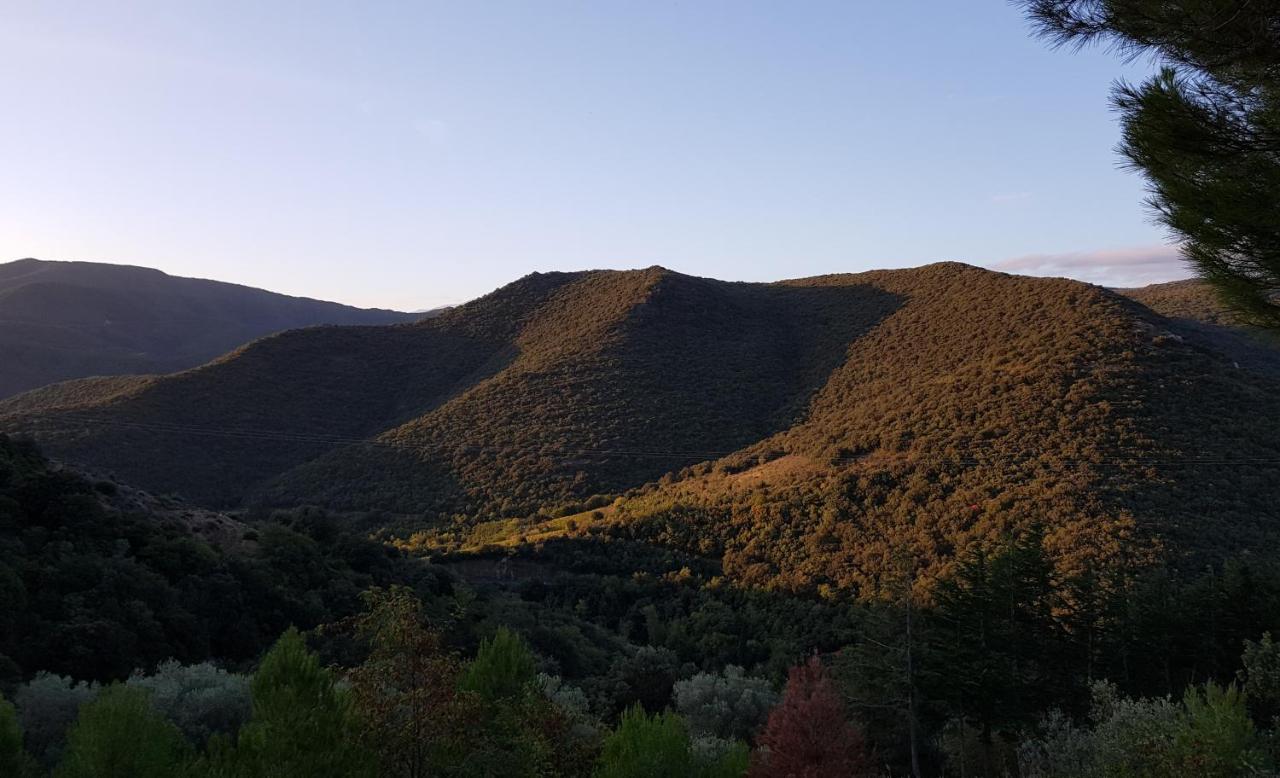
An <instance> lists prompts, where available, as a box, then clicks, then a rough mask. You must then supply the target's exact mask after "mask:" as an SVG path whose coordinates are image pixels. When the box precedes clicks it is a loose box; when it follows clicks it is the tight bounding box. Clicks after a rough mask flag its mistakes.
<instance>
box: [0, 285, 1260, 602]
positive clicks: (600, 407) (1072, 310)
mask: <svg viewBox="0 0 1280 778" xmlns="http://www.w3.org/2000/svg"><path fill="white" fill-rule="evenodd" d="M1128 294H1129V296H1125V295H1122V294H1119V293H1116V292H1112V291H1109V290H1106V289H1102V288H1099V287H1095V286H1090V285H1088V284H1083V283H1078V282H1074V281H1068V280H1064V279H1039V278H1027V277H1020V276H1011V275H1006V274H1001V273H995V272H991V271H987V270H982V269H979V268H975V267H970V266H966V265H960V264H956V263H942V264H936V265H929V266H925V267H922V268H916V269H910V270H894V271H876V272H871V273H860V274H851V275H834V276H823V277H818V278H808V279H798V280H793V281H784V282H779V283H772V284H744V283H729V282H722V281H715V280H711V279H703V278H694V277H690V276H685V275H681V274H678V273H674V272H672V271H669V270H665V269H663V268H649V269H646V270H638V271H592V272H578V273H548V274H534V275H531V276H527V277H525V278H523V279H520V280H518V281H516V282H514V283H512V284H510V285H508V286H506V287H503V288H501V289H499V290H497V291H495V292H493V293H492V294H490V295H488V296H486V297H483V298H480V299H479V300H476V301H473V302H471V303H468V304H466V305H463V306H459V307H457V308H452V309H449V310H447V311H445V312H443V313H441V314H440V315H439V316H436V317H433V318H430V319H427V320H423V321H420V322H416V323H414V324H411V325H401V326H395V327H370V328H321V329H305V330H296V331H290V332H285V333H282V334H279V335H276V336H273V337H269V338H265V339H263V340H259V341H257V342H254V343H252V344H250V345H248V346H246V347H244V348H241V349H239V350H237V351H234V352H232V353H230V354H228V355H226V356H224V357H223V358H221V359H218V360H217V361H215V362H212V363H210V364H207V365H204V366H202V367H200V368H197V369H195V370H190V371H187V372H184V373H181V374H178V375H174V376H167V377H160V378H150V379H145V380H139V379H126V380H113V379H100V380H95V381H91V382H78V383H73V384H70V385H62V386H56V387H51V388H49V389H46V390H41V391H38V392H34V393H30V394H27V395H24V396H21V397H18V398H13V399H12V400H9V401H8V402H6V403H3V404H0V414H3V415H4V417H5V420H4V428H5V429H8V430H10V431H23V432H30V433H34V434H35V435H37V437H38V438H39V439H40V441H41V443H42V445H44V446H45V447H46V448H47V450H48V451H49V452H50V453H51V454H53V455H55V456H58V457H61V458H64V459H67V460H69V461H73V462H79V463H83V464H86V465H89V466H92V467H94V468H98V469H104V470H110V471H113V472H115V473H118V474H119V475H120V476H121V477H122V478H124V479H125V480H127V481H129V482H133V483H136V484H138V485H140V486H142V487H145V488H148V489H150V490H152V491H162V492H163V491H173V492H178V493H181V494H183V495H185V496H187V497H189V498H191V499H194V500H196V501H198V502H202V503H207V504H210V505H212V506H214V507H235V506H245V505H271V506H296V505H301V504H320V505H323V506H325V507H328V508H331V509H337V510H346V511H361V512H365V511H370V510H376V511H382V512H383V513H384V515H385V521H386V523H387V524H388V525H389V526H391V527H392V528H393V529H398V530H401V531H406V530H409V529H413V528H415V527H455V526H463V527H466V526H474V525H475V524H476V523H477V522H483V521H491V522H504V521H508V520H509V526H510V527H511V528H512V532H513V533H514V535H520V534H529V533H532V534H537V533H539V532H546V531H547V526H546V525H547V523H548V522H551V521H552V520H553V519H554V518H555V517H557V516H568V515H576V516H577V517H578V519H580V520H581V521H575V524H576V525H583V524H591V525H594V526H593V527H592V530H593V531H606V532H612V533H625V534H627V535H628V536H631V537H636V538H640V539H643V540H645V541H646V542H651V543H655V544H658V545H662V546H667V547H673V548H678V549H680V550H683V551H686V552H689V553H694V554H698V555H701V556H707V557H712V558H715V559H718V560H720V561H721V562H722V565H723V568H724V570H725V572H726V573H727V574H729V575H731V576H733V577H734V578H735V579H737V580H741V581H744V582H748V583H751V584H758V585H764V586H770V587H783V588H788V589H810V588H815V587H819V586H823V585H825V586H834V587H837V588H848V589H854V590H869V591H870V590H875V589H876V588H877V587H878V586H879V585H880V579H881V576H882V575H883V574H884V572H885V571H886V570H887V569H888V568H889V567H890V566H891V563H892V559H893V558H894V557H895V555H900V554H904V553H909V554H910V555H912V556H913V557H914V558H916V559H917V560H919V567H920V568H921V569H922V570H923V571H924V572H925V575H926V577H928V576H932V575H935V574H942V573H944V572H945V571H946V570H947V569H948V565H949V564H950V560H952V559H954V557H955V556H956V554H957V553H958V552H959V551H962V550H964V549H967V548H970V547H972V546H974V545H985V544H990V543H993V542H996V541H997V540H998V539H1000V538H1002V537H1005V536H1007V535H1008V534H1010V533H1018V532H1022V531H1026V530H1027V529H1029V528H1031V527H1033V526H1038V527H1041V528H1043V529H1044V531H1045V533H1046V537H1047V540H1046V544H1047V546H1048V547H1050V548H1051V549H1052V550H1053V552H1054V553H1055V555H1056V556H1057V557H1058V558H1059V559H1060V561H1061V562H1062V563H1063V564H1064V565H1068V566H1077V565H1083V564H1087V563H1090V562H1093V561H1100V560H1101V561H1105V560H1109V559H1116V558H1118V557H1125V558H1137V557H1140V558H1144V559H1151V560H1155V559H1159V558H1172V559H1175V560H1178V559H1186V560H1196V559H1202V558H1205V557H1206V556H1217V555H1223V554H1227V553H1231V552H1233V551H1236V550H1239V549H1241V548H1247V547H1250V546H1252V545H1254V544H1257V543H1260V542H1266V541H1268V540H1271V539H1272V538H1273V537H1274V532H1275V529H1274V525H1275V519H1276V515H1275V509H1274V506H1275V505H1276V504H1280V502H1278V501H1277V498H1278V497H1280V479H1278V478H1276V477H1275V476H1276V469H1277V464H1276V463H1277V461H1278V460H1280V426H1278V425H1280V383H1278V382H1277V377H1276V376H1277V373H1276V372H1275V371H1274V370H1273V366H1274V361H1273V360H1274V356H1275V351H1274V349H1273V348H1272V347H1270V346H1269V345H1268V344H1264V343H1261V342H1259V341H1256V340H1254V339H1252V336H1251V335H1249V334H1247V333H1242V332H1239V331H1237V330H1233V329H1231V328H1230V327H1229V326H1228V325H1226V324H1220V323H1213V324H1206V323H1202V322H1195V321H1190V319H1187V320H1184V318H1186V317H1180V316H1178V315H1177V310H1173V309H1165V311H1164V312H1161V311H1160V310H1153V308H1152V307H1149V306H1148V305H1143V304H1142V303H1141V302H1139V301H1140V300H1143V296H1142V294H1140V293H1137V292H1130V293H1128ZM1168 296H1169V295H1150V294H1149V295H1148V296H1147V302H1149V303H1150V305H1151V306H1156V307H1159V306H1157V299H1158V298H1159V299H1164V298H1167V297H1168ZM1166 314H1173V315H1172V316H1171V315H1166ZM1193 325H1194V326H1193ZM1205 327H1212V328H1216V329H1213V330H1212V331H1211V330H1209V329H1204V328H1205ZM1223 332H1227V335H1226V336H1224V335H1223ZM1223 337H1228V338H1234V339H1236V340H1232V341H1231V342H1232V343H1236V341H1239V343H1243V344H1246V345H1247V346H1248V348H1244V349H1243V350H1237V351H1232V352H1231V353H1227V351H1226V350H1224V347H1223V343H1224V342H1225V341H1223ZM596 509H599V510H596ZM459 522H460V523H459ZM504 526H508V525H505V524H504ZM557 526H558V527H559V528H560V529H557V530H556V531H557V532H559V531H561V530H565V531H569V530H568V525H567V524H564V523H562V524H560V525H557Z"/></svg>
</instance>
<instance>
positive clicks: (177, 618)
mask: <svg viewBox="0 0 1280 778" xmlns="http://www.w3.org/2000/svg"><path fill="white" fill-rule="evenodd" d="M193 516H194V517H195V518H194V519H193V518H192V517H193ZM271 519H272V520H271V521H268V522H266V523H264V524H261V525H258V529H259V530H260V532H258V533H257V535H258V540H257V541H256V542H254V543H248V542H245V541H242V540H241V535H243V534H247V533H248V532H249V527H248V526H246V525H243V524H240V523H238V522H235V521H233V520H231V519H230V518H228V517H226V516H221V515H218V514H209V513H208V512H203V511H197V510H196V509H193V508H192V507H191V506H189V505H186V504H184V503H180V502H176V501H172V500H161V499H160V498H155V497H151V496H145V495H142V494H141V493H139V492H136V491H134V490H132V489H128V488H127V487H122V488H121V489H120V490H119V491H118V492H117V493H116V494H114V495H108V494H104V493H103V492H102V490H100V489H96V488H95V487H94V485H93V484H92V483H91V482H90V481H89V480H88V479H86V478H84V477H81V476H79V475H77V474H75V473H74V471H72V470H70V469H63V468H55V467H52V466H50V464H49V463H48V462H47V461H46V460H45V458H44V457H43V456H41V455H40V453H39V451H38V450H37V449H36V448H35V447H34V446H32V445H31V444H30V443H26V442H22V441H15V440H12V439H9V438H7V437H4V436H2V435H0V655H2V656H5V657H10V658H12V660H13V661H14V662H16V664H17V667H18V670H19V672H20V673H21V675H22V676H24V677H29V676H30V675H32V674H34V672H35V671H36V670H45V671H49V672H53V673H57V674H63V675H69V676H71V677H74V678H80V679H94V680H99V681H109V680H123V679H125V678H127V677H128V676H129V675H130V673H131V672H132V671H133V670H134V669H135V668H137V667H154V666H156V665H157V664H159V663H161V662H164V661H167V660H169V659H174V660H177V661H178V662H181V663H185V664H190V663H196V662H199V661H200V660H203V659H206V658H208V657H211V656H216V657H218V658H219V659H220V660H222V661H224V662H231V663H246V662H249V661H251V660H253V659H254V658H256V657H257V656H258V655H259V654H260V653H261V652H262V650H263V649H264V648H265V647H266V646H268V645H269V644H270V642H271V641H272V640H274V639H275V638H276V637H277V636H279V634H280V633H281V632H283V631H284V629H285V628H286V627H287V626H288V625H289V624H290V623H297V624H300V625H303V626H306V627H312V626H315V625H317V624H319V623H321V622H324V621H328V620H331V619H334V618H336V617H339V616H343V615H346V614H347V613H350V612H353V611H354V610H355V609H356V608H357V607H358V604H359V601H358V593H359V591H361V590H362V589H364V588H367V587H368V586H369V585H371V584H373V583H378V582H386V581H393V580H397V579H399V578H410V577H416V576H418V575H420V573H418V572H412V573H410V572H407V567H406V566H405V565H404V563H403V562H402V561H400V560H399V559H398V558H397V557H398V555H394V554H391V555H389V554H388V553H387V551H386V549H385V548H383V547H382V546H381V545H380V544H377V543H374V542H372V541H369V540H368V539H366V538H362V537H353V536H352V534H351V533H350V532H348V531H346V530H341V529H336V528H333V527H325V526H324V525H323V522H322V520H321V519H320V518H317V517H315V516H314V515H313V514H308V513H307V512H305V511H298V512H295V513H277V514H275V515H273V516H272V517H271ZM208 527H217V528H219V529H217V530H213V531H210V532H211V534H210V535H209V536H208V539H206V537H204V536H202V535H200V534H199V531H204V530H207V528H208ZM294 527H297V529H295V528H294ZM308 531H310V532H314V533H316V534H317V535H319V536H323V537H324V538H325V541H324V543H323V544H322V543H321V542H320V541H318V540H317V539H316V538H315V537H312V536H311V535H309V534H307V532H308ZM2 672H4V669H3V668H0V673H2Z"/></svg>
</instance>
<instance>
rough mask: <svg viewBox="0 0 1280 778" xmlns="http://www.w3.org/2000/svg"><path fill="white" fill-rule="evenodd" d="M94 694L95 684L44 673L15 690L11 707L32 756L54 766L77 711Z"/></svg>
mask: <svg viewBox="0 0 1280 778" xmlns="http://www.w3.org/2000/svg"><path fill="white" fill-rule="evenodd" d="M97 693H98V689H97V686H96V685H95V684H91V683H77V682H75V681H73V680H72V679H70V678H66V677H64V676H58V675H52V674H50V673H43V672H42V673H37V674H36V676H35V677H34V678H32V679H31V680H30V681H28V682H27V683H25V684H23V685H22V686H20V687H18V690H17V692H16V693H15V694H14V704H15V705H17V707H18V713H19V717H20V719H21V722H22V729H23V731H24V732H25V733H26V742H27V749H28V751H30V753H31V754H32V756H34V757H36V758H37V759H39V760H40V762H41V763H42V764H44V765H45V766H46V767H52V766H53V765H54V764H56V763H57V762H58V760H59V758H60V757H61V755H62V750H63V744H64V743H65V742H66V736H67V730H68V729H69V728H70V727H71V725H72V724H73V723H74V722H75V720H76V716H78V715H79V712H80V707H81V706H82V705H84V704H85V703H87V702H89V701H90V700H92V699H93V698H94V696H95V695H96V694H97Z"/></svg>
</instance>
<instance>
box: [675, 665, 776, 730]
mask: <svg viewBox="0 0 1280 778" xmlns="http://www.w3.org/2000/svg"><path fill="white" fill-rule="evenodd" d="M674 696H675V709H676V711H677V712H679V713H680V715H681V716H683V717H684V719H685V721H686V722H688V724H689V730H690V732H691V733H692V734H693V735H694V736H695V737H696V736H711V737H715V738H721V739H728V740H749V739H750V738H752V737H753V736H754V735H755V733H756V731H757V730H758V729H759V728H760V726H761V725H762V724H764V722H765V719H766V718H768V716H769V711H770V709H772V708H773V706H774V705H776V704H777V702H778V693H777V692H776V691H774V689H773V685H772V684H770V683H769V682H768V681H767V680H765V679H763V678H751V677H748V676H747V675H745V674H744V673H743V670H742V668H741V667H735V666H732V665H731V666H729V667H726V668H725V669H724V671H723V672H722V673H719V674H712V673H698V674H697V675H695V676H693V677H692V678H689V679H686V680H683V681H677V682H676V684H675V688H674Z"/></svg>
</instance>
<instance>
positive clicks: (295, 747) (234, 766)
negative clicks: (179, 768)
mask: <svg viewBox="0 0 1280 778" xmlns="http://www.w3.org/2000/svg"><path fill="white" fill-rule="evenodd" d="M250 688H251V689H252V693H253V715H252V717H251V718H250V720H249V722H248V723H246V724H245V725H244V726H243V727H241V728H240V732H239V735H238V737H237V738H236V741H235V745H234V746H231V745H230V744H229V742H228V741H225V740H223V739H221V738H215V739H214V740H213V741H212V742H211V745H210V769H211V772H212V774H214V775H218V776H234V777H235V778H250V777H255V778H256V777H257V776H271V778H290V777H291V776H296V777H297V778H304V777H306V776H315V775H343V776H352V777H353V778H358V777H359V776H372V775H373V774H374V767H375V765H376V762H375V759H374V757H373V755H372V754H371V753H369V752H368V751H366V750H365V749H364V748H363V747H362V746H361V745H360V744H359V733H360V723H359V720H358V719H357V717H356V715H355V713H354V711H353V709H352V705H351V700H350V695H349V694H348V693H347V692H345V691H343V690H342V689H340V688H339V687H338V685H337V684H336V682H335V679H334V677H333V674H332V673H330V672H329V671H328V670H325V669H324V668H322V667H321V666H320V662H319V660H318V659H317V658H316V656H315V654H312V653H311V652H310V651H308V650H307V646H306V643H305V642H304V641H303V638H302V635H301V634H300V633H299V632H298V631H297V630H296V629H293V628H290V629H289V630H288V631H286V632H285V633H284V635H282V636H281V637H280V639H279V640H278V641H276V644H275V646H273V647H272V649H271V650H270V651H269V652H267V655H266V656H265V657H264V658H263V660H262V664H261V665H260V666H259V667H258V671H257V672H256V673H254V675H253V680H252V682H251V684H250Z"/></svg>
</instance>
